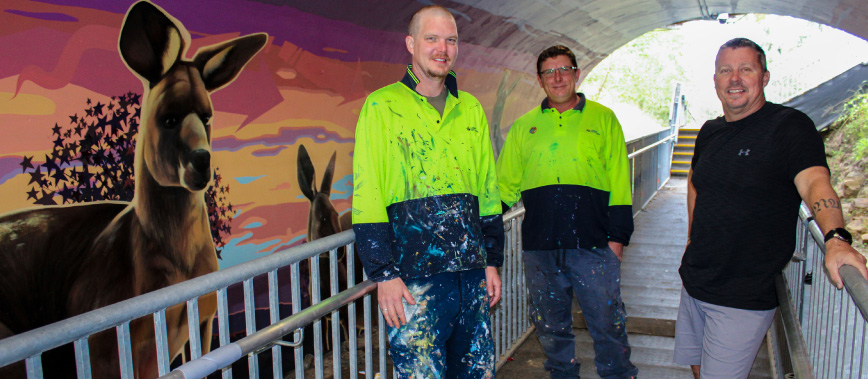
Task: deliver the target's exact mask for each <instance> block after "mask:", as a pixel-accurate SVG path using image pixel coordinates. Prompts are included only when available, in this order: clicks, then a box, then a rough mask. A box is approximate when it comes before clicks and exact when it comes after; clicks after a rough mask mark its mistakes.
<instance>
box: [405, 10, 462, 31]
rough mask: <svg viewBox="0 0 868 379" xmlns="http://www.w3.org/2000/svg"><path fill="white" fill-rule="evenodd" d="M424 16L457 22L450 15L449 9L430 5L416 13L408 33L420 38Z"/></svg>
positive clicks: (411, 20)
mask: <svg viewBox="0 0 868 379" xmlns="http://www.w3.org/2000/svg"><path fill="white" fill-rule="evenodd" d="M423 16H437V17H447V18H449V19H451V20H452V22H455V17H453V16H452V13H450V12H449V10H448V9H446V8H443V7H441V6H439V5H429V6H427V7H424V8H422V9H420V10H418V11H416V13H414V14H413V17H412V18H411V19H410V27H409V30H408V32H409V33H410V35H411V36H413V37H416V36H418V34H419V29H420V28H421V27H422V17H423Z"/></svg>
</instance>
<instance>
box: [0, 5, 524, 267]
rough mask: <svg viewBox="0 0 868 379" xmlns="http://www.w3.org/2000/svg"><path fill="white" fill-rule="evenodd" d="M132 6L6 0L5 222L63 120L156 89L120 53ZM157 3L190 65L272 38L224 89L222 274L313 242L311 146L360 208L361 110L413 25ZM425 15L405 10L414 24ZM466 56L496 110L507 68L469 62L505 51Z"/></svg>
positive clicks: (1, 61)
mask: <svg viewBox="0 0 868 379" xmlns="http://www.w3.org/2000/svg"><path fill="white" fill-rule="evenodd" d="M80 3H84V4H85V5H79V4H80ZM131 4H132V1H113V0H95V1H87V2H79V1H64V0H54V1H41V2H35V1H23V0H5V1H3V3H2V5H0V7H2V8H0V9H2V11H0V49H2V51H3V53H2V54H0V199H2V200H0V214H3V213H7V212H11V211H14V210H17V209H21V208H27V207H32V206H34V204H33V199H28V195H27V190H28V184H29V181H30V179H31V176H30V175H29V174H25V173H24V169H23V167H22V161H23V160H24V157H33V158H32V164H33V165H34V166H36V165H38V164H41V163H44V162H45V156H46V154H47V153H48V152H50V151H51V149H52V148H53V146H54V144H53V143H52V140H54V139H55V138H54V135H53V132H52V128H53V127H54V126H55V124H58V125H59V126H61V127H65V128H66V127H69V125H71V118H72V117H71V116H83V113H84V110H85V108H86V106H87V101H88V100H90V101H91V102H92V103H96V104H108V103H110V102H111V97H113V96H120V95H123V94H126V93H128V92H133V93H137V94H141V93H142V92H143V88H142V83H141V81H140V80H139V79H138V78H136V77H135V76H134V75H133V74H132V73H131V72H130V71H129V70H128V69H127V67H126V66H125V65H124V63H123V62H122V61H121V59H120V57H119V55H118V52H117V40H118V33H119V31H120V26H121V24H122V22H123V17H124V13H125V12H126V10H127V9H128V8H129V6H130V5H131ZM156 4H157V5H159V6H160V7H162V8H163V9H165V10H166V11H167V12H168V13H170V14H171V15H173V16H174V17H175V18H176V19H178V20H179V21H180V22H181V23H183V24H184V25H185V26H186V28H187V29H188V30H189V31H190V35H191V38H192V42H191V44H190V46H189V47H188V49H187V53H186V57H187V58H190V57H191V56H192V55H193V54H194V53H195V51H196V50H197V49H198V48H199V47H200V46H206V45H210V44H214V43H218V42H222V41H225V40H228V39H232V38H235V37H238V36H241V35H245V34H250V33H256V32H265V33H267V34H268V35H269V43H268V44H267V45H266V47H265V48H264V49H263V50H262V51H261V52H260V53H259V54H258V55H257V56H256V57H254V58H253V60H251V62H250V63H249V64H248V65H247V66H246V68H245V69H244V71H243V72H242V73H241V75H240V76H239V77H238V79H237V80H235V81H234V82H233V83H231V84H230V85H228V86H227V87H225V88H223V89H221V90H219V91H217V92H215V93H213V94H212V101H213V107H214V110H215V113H214V117H213V121H212V149H213V153H212V154H213V155H212V157H213V158H212V165H213V167H216V168H218V169H219V171H220V174H221V176H222V183H221V185H222V186H228V189H229V191H228V195H227V199H228V201H229V202H231V204H232V206H233V210H234V212H235V214H234V219H233V221H232V224H231V225H232V232H231V236H229V237H228V238H225V241H227V245H226V247H225V248H224V250H223V252H222V254H221V255H222V258H223V259H222V260H221V261H220V267H221V268H225V267H229V266H232V265H235V264H238V263H241V262H244V261H248V260H250V259H253V258H256V257H258V256H260V255H263V254H268V253H272V252H275V251H277V250H279V249H282V248H285V247H288V246H293V245H297V244H299V243H302V241H303V240H304V238H305V234H306V228H307V217H308V209H309V208H308V207H309V203H308V200H307V199H306V198H305V197H304V196H303V195H302V194H301V191H300V190H299V189H298V183H297V180H296V178H297V175H296V157H297V154H298V146H299V145H300V144H304V145H305V147H306V148H307V150H308V152H309V153H310V156H311V159H312V161H313V163H314V166H315V167H316V171H317V178H316V180H317V181H319V180H321V179H322V173H323V171H324V170H325V166H326V165H327V163H328V159H329V157H330V156H331V154H332V153H334V152H337V161H336V167H335V177H334V181H333V185H332V197H331V199H332V202H333V204H334V206H335V208H336V209H337V210H338V212H339V213H344V212H347V211H349V208H350V200H351V196H352V151H353V145H354V131H355V125H356V121H357V118H358V112H359V109H360V108H361V106H362V104H363V103H364V100H365V97H366V96H367V95H368V94H369V93H370V92H372V91H374V90H376V89H377V88H380V87H382V86H384V85H387V84H389V83H392V82H395V81H397V80H398V79H400V76H401V75H402V72H403V71H404V69H405V65H406V63H408V62H409V60H410V55H409V53H407V51H406V49H405V48H404V47H403V38H404V35H405V33H404V32H403V31H402V28H404V26H401V25H400V24H403V22H401V23H396V26H395V27H394V28H393V29H394V30H380V29H373V28H370V27H363V26H359V25H357V24H354V23H352V22H347V21H340V20H333V19H327V18H324V17H321V16H317V15H315V14H310V13H304V12H302V11H300V10H298V9H297V8H295V7H291V6H280V5H270V4H264V3H260V2H253V1H228V0H224V1H218V0H209V1H196V2H192V1H190V2H187V1H165V2H156ZM420 6H421V5H420ZM412 11H413V10H410V11H409V13H407V12H404V13H407V15H406V18H407V19H409V15H410V14H412ZM399 13H400V12H399ZM460 53H461V55H460V56H459V59H458V62H459V65H458V67H456V71H457V72H458V74H459V85H460V87H461V88H462V89H463V90H466V91H468V92H470V93H472V94H474V95H475V96H476V97H477V98H478V99H479V100H480V102H482V104H483V106H485V108H486V110H487V111H488V112H490V109H491V108H492V106H493V104H494V103H495V101H496V97H497V87H498V84H499V83H500V81H501V78H502V77H503V76H504V72H505V71H504V68H496V67H488V66H486V65H484V64H479V63H476V64H474V65H472V67H471V65H470V64H467V65H466V66H462V63H461V62H462V60H466V62H481V61H482V58H481V57H485V56H487V55H491V54H499V52H498V51H495V50H492V49H485V48H481V47H478V46H474V45H470V44H466V45H462V50H460ZM517 65H518V64H517ZM471 73H472V74H471ZM469 77H472V78H473V79H472V80H471V79H468V78H469ZM532 80H533V77H532V76H528V77H527V78H522V82H521V83H520V85H519V86H518V87H517V89H516V91H520V92H524V93H532V94H533V96H513V98H518V99H525V100H518V101H517V102H518V103H519V106H517V107H509V106H507V107H505V109H506V110H505V111H504V113H503V120H509V122H510V123H511V121H512V120H514V119H515V118H516V117H518V116H519V115H520V114H521V113H523V112H524V111H526V110H527V109H529V108H530V107H532V106H533V105H534V103H536V102H537V101H538V100H535V97H537V93H536V92H533V91H535V90H536V88H534V87H535V85H536V83H534V82H533V81H532ZM526 99H532V100H526ZM509 104H511V103H510V102H507V105H509ZM489 116H491V114H490V113H489ZM317 183H318V184H319V182H317ZM58 203H60V198H59V197H58Z"/></svg>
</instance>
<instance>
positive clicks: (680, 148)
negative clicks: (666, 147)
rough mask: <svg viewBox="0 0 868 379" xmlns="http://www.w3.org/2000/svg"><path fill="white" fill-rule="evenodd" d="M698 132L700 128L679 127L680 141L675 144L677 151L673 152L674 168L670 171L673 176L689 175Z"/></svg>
mask: <svg viewBox="0 0 868 379" xmlns="http://www.w3.org/2000/svg"><path fill="white" fill-rule="evenodd" d="M698 134H699V129H687V128H681V129H678V142H676V144H675V152H673V153H672V169H671V170H670V171H669V172H670V174H671V175H672V176H687V173H688V172H689V171H690V161H691V160H693V149H694V148H695V147H696V135H698Z"/></svg>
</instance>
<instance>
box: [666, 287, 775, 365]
mask: <svg viewBox="0 0 868 379" xmlns="http://www.w3.org/2000/svg"><path fill="white" fill-rule="evenodd" d="M775 311H776V309H772V310H768V311H751V310H745V309H737V308H729V307H724V306H720V305H713V304H709V303H706V302H702V301H699V300H696V299H694V298H693V297H691V296H690V295H688V294H687V291H685V290H684V288H683V287H682V289H681V305H680V307H679V308H678V320H677V321H676V322H675V359H674V360H675V363H676V364H681V365H702V368H701V373H700V375H701V377H702V379H717V378H721V379H735V378H747V376H748V374H750V369H751V367H752V366H753V361H754V360H755V359H756V354H757V351H759V347H760V344H762V341H763V337H765V335H766V332H767V331H768V330H769V326H771V324H772V320H773V319H774V317H775Z"/></svg>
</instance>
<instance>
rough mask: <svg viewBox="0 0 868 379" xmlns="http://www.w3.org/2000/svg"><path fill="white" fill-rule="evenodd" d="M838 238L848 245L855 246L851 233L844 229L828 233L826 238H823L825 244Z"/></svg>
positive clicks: (836, 229)
mask: <svg viewBox="0 0 868 379" xmlns="http://www.w3.org/2000/svg"><path fill="white" fill-rule="evenodd" d="M832 238H837V239H839V240H841V241H844V242H846V243H847V244H848V245H852V244H853V236H852V235H850V232H848V231H847V229H844V228H835V229H832V230H830V231H829V232H828V233H826V237H824V238H823V242H829V240H830V239H832Z"/></svg>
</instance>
